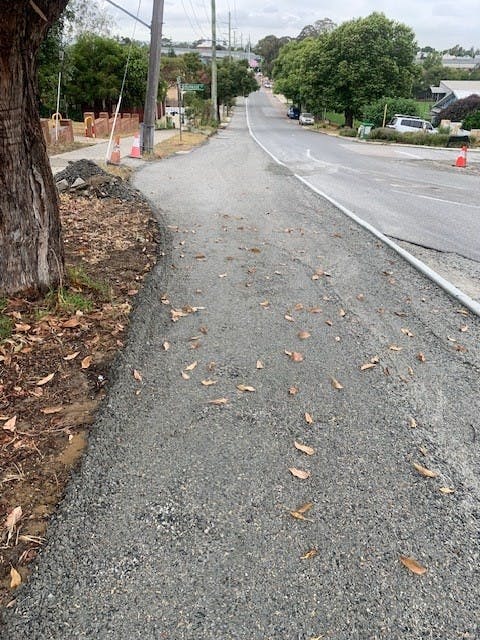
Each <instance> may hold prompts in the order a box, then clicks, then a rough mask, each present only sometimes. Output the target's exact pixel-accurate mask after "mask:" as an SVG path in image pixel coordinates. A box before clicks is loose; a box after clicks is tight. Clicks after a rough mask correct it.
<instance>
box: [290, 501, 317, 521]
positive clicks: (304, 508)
mask: <svg viewBox="0 0 480 640" xmlns="http://www.w3.org/2000/svg"><path fill="white" fill-rule="evenodd" d="M312 507H313V502H305V504H302V505H301V506H300V507H298V509H295V510H294V511H290V512H289V513H290V515H291V516H292V518H295V519H296V520H307V518H306V517H305V514H306V513H308V512H309V511H310V509H311V508H312ZM310 522H311V520H310Z"/></svg>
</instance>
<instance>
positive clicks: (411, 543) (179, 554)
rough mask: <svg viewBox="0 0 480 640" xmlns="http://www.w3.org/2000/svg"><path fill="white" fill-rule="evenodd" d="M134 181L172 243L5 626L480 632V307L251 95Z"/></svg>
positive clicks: (140, 633)
mask: <svg viewBox="0 0 480 640" xmlns="http://www.w3.org/2000/svg"><path fill="white" fill-rule="evenodd" d="M135 186H136V187H139V188H141V189H142V190H143V191H144V192H145V193H146V195H147V196H148V197H149V198H150V199H151V200H152V202H154V203H155V204H156V205H157V207H158V208H159V209H160V210H161V211H160V213H159V223H160V225H161V226H162V229H163V238H164V243H163V246H162V247H161V249H162V252H163V257H162V258H161V260H160V262H159V264H158V265H157V267H156V269H155V272H154V273H153V275H152V276H151V278H150V279H149V281H148V284H147V287H146V290H145V291H144V293H143V294H142V296H141V300H140V302H139V306H138V308H137V309H136V312H135V314H134V318H133V325H132V328H131V331H130V340H129V343H128V347H127V348H126V350H125V351H124V353H123V354H122V356H121V357H120V358H119V360H118V362H117V367H116V372H115V375H114V376H113V379H112V380H111V381H110V393H109V395H108V399H107V401H106V403H105V405H104V406H103V409H102V411H101V413H100V415H99V417H98V420H97V422H96V424H95V426H94V429H93V434H92V437H91V441H90V446H89V450H88V453H87V454H86V457H85V459H84V463H83V465H82V468H81V470H80V472H79V474H78V475H77V476H76V477H75V478H74V480H73V482H72V483H71V485H70V488H69V491H68V494H67V496H66V499H65V501H64V503H63V505H62V507H61V509H60V512H59V514H58V517H57V518H56V521H55V522H54V524H53V526H52V527H51V528H50V533H49V541H48V545H47V547H46V549H45V551H44V553H43V554H42V557H41V559H40V561H39V562H38V565H37V568H36V570H35V572H34V575H33V577H32V579H31V581H30V583H29V584H28V585H27V586H26V587H25V588H22V589H21V591H20V592H19V595H18V601H17V606H16V608H15V609H14V610H12V611H10V612H9V614H8V620H7V623H6V626H4V627H3V629H2V630H1V634H2V638H3V637H4V638H8V639H9V640H23V639H27V638H28V640H47V639H48V640H50V639H55V640H57V639H58V640H60V639H67V638H68V639H71V638H75V639H77V638H88V639H93V638H101V639H102V640H103V639H107V638H114V639H115V640H131V639H137V638H138V639H140V638H142V639H144V640H154V639H155V640H158V639H163V638H168V639H173V640H184V639H185V640H237V639H238V640H280V639H281V640H313V639H322V640H323V639H329V640H330V639H331V640H373V639H385V640H400V639H402V640H420V639H422V640H424V639H427V638H428V639H434V640H440V639H441V640H455V639H457V638H458V639H460V638H462V639H465V638H471V639H474V638H478V637H479V635H480V627H479V602H480V581H479V566H480V565H479V560H480V553H479V552H480V539H479V526H478V525H479V498H480V482H479V468H480V466H479V462H480V456H479V448H478V442H479V439H478V432H479V423H478V406H477V405H478V397H479V371H480V350H479V345H480V342H479V335H480V322H479V320H478V318H476V317H474V316H472V315H468V314H467V315H465V314H464V313H463V310H462V309H461V308H459V306H458V304H456V303H454V302H452V301H451V300H450V299H449V298H448V297H447V296H446V294H444V293H443V292H442V291H440V290H439V289H437V288H436V287H435V286H434V285H433V284H432V283H430V282H429V281H427V280H425V279H424V278H423V277H422V276H420V275H419V274H417V273H416V272H415V271H414V270H413V269H412V268H411V267H410V266H409V265H407V264H406V263H404V262H403V261H402V260H401V259H400V258H399V257H398V256H397V255H395V254H393V253H392V252H391V251H390V250H389V249H387V248H385V247H384V246H383V245H381V244H380V243H379V242H378V241H377V240H375V239H374V238H373V237H372V236H371V235H369V234H368V233H367V232H365V231H363V230H362V229H360V228H358V227H357V226H356V225H354V224H353V223H352V222H350V221H349V220H348V219H347V218H345V216H344V215H343V214H341V213H339V212H338V211H337V210H336V209H335V208H333V207H332V206H331V205H330V204H328V203H327V202H326V201H324V200H322V199H320V198H319V197H318V196H316V195H314V194H312V193H311V192H310V191H309V190H307V189H306V188H305V187H304V186H303V185H302V184H300V183H299V182H298V181H297V180H296V179H295V178H294V177H293V176H292V174H291V173H290V172H289V171H288V169H286V168H283V167H281V166H279V165H277V164H275V163H274V162H273V161H272V160H271V159H270V158H269V157H268V156H267V155H266V154H265V153H264V152H263V151H262V150H261V149H260V148H259V147H258V146H257V145H256V144H255V143H254V142H253V141H252V139H251V138H250V137H249V134H248V131H247V127H246V118H245V109H244V107H243V105H240V106H239V107H238V108H237V109H236V113H235V117H234V119H233V121H232V122H231V124H230V126H229V128H228V129H226V130H224V131H221V132H220V133H219V134H218V135H217V136H216V137H214V138H213V139H211V141H210V142H209V143H208V144H207V145H205V146H203V147H201V148H199V149H197V150H195V151H194V152H192V153H191V154H189V155H181V156H178V157H175V158H171V159H169V160H166V161H162V162H159V163H156V164H151V165H148V166H146V167H145V168H143V169H141V170H140V171H139V172H138V173H137V174H136V177H135ZM173 320H175V322H173ZM308 334H309V335H308ZM296 354H302V356H300V355H296ZM302 358H303V359H302ZM366 364H368V365H372V366H369V368H362V365H366ZM134 369H137V370H138V371H140V372H141V374H142V378H143V381H142V382H140V381H138V380H136V379H135V378H134V377H133V375H132V374H133V370H134ZM182 371H183V375H182ZM202 381H203V384H202ZM212 382H213V383H214V384H211V383H212ZM242 385H243V386H242ZM239 386H240V389H239ZM340 387H341V388H340ZM248 388H250V389H255V391H252V390H250V391H249V390H248ZM222 399H223V400H222ZM224 399H226V401H227V402H226V404H213V403H211V401H214V400H216V401H219V402H220V401H221V402H224ZM307 414H308V415H307ZM295 442H297V443H300V444H301V445H307V446H308V447H311V448H313V449H314V452H313V455H307V454H306V453H303V452H302V451H301V450H299V449H297V448H296V447H295V445H294V443H295ZM310 453H312V452H311V451H310ZM413 463H417V464H419V465H421V466H420V467H419V468H420V469H421V468H422V467H423V468H427V469H429V470H431V471H433V472H435V474H438V475H436V477H425V476H424V475H422V474H421V473H419V471H417V470H416V469H415V468H414V466H413ZM289 469H299V470H301V471H306V472H309V474H310V475H309V477H308V478H306V479H301V478H298V477H295V476H294V475H292V473H291V472H290V471H289ZM295 473H296V472H295ZM424 473H425V472H424ZM446 488H448V489H453V493H442V492H441V489H444V490H446ZM307 503H312V506H311V508H310V509H308V510H307V509H306V508H305V509H304V510H302V509H301V507H302V506H303V505H305V504H307ZM295 510H297V517H293V516H292V515H291V513H290V512H292V511H293V512H295ZM298 510H299V511H298ZM302 511H303V513H302ZM302 515H303V517H304V518H305V520H302V519H301V517H302ZM401 556H404V557H408V558H413V559H415V560H416V561H417V562H418V563H420V565H421V566H422V567H424V568H425V569H426V572H425V573H423V575H417V574H415V573H413V572H412V571H411V570H409V569H408V568H407V567H406V566H404V564H402V562H401ZM411 566H413V565H411Z"/></svg>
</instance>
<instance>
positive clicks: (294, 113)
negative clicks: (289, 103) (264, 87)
mask: <svg viewBox="0 0 480 640" xmlns="http://www.w3.org/2000/svg"><path fill="white" fill-rule="evenodd" d="M287 116H288V117H289V118H291V119H292V120H298V119H299V117H300V109H299V108H298V107H290V108H289V109H288V111H287Z"/></svg>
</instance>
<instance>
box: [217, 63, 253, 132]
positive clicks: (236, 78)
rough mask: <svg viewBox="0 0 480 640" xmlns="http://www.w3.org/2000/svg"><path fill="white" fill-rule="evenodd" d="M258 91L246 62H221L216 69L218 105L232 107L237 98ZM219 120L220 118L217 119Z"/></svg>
mask: <svg viewBox="0 0 480 640" xmlns="http://www.w3.org/2000/svg"><path fill="white" fill-rule="evenodd" d="M257 89H258V84H257V81H256V80H255V76H254V74H253V72H252V71H251V70H250V69H249V68H248V62H247V61H246V60H228V58H225V59H224V60H222V61H221V62H220V63H219V65H218V69H217V96H218V104H219V105H220V104H224V105H226V106H227V107H230V106H232V104H233V101H234V99H235V98H236V97H237V96H248V94H249V93H251V92H252V91H256V90H257ZM218 120H220V118H218Z"/></svg>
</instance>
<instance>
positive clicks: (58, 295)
mask: <svg viewBox="0 0 480 640" xmlns="http://www.w3.org/2000/svg"><path fill="white" fill-rule="evenodd" d="M45 302H46V304H47V306H48V308H49V309H50V310H51V311H55V312H64V313H75V311H83V312H86V311H91V310H92V309H93V302H92V300H90V299H89V298H88V297H87V296H85V295H84V294H83V293H81V292H80V291H70V290H69V289H65V288H64V287H61V288H60V289H55V290H54V291H49V292H48V293H47V295H46V296H45Z"/></svg>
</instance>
